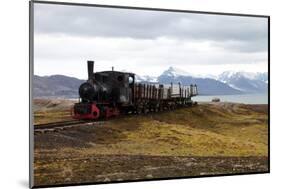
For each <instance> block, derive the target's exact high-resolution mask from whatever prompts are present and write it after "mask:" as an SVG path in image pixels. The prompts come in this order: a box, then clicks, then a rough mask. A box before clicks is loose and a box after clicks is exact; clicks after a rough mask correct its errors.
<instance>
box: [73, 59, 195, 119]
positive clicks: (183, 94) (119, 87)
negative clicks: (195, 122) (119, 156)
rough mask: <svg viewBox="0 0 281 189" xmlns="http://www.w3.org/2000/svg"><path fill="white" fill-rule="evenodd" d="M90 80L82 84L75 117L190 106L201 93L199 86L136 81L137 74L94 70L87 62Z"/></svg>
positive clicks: (110, 115)
mask: <svg viewBox="0 0 281 189" xmlns="http://www.w3.org/2000/svg"><path fill="white" fill-rule="evenodd" d="M87 63H88V80H87V81H86V82H85V83H83V84H81V85H80V87H79V102H78V103H76V104H75V105H74V108H73V112H72V115H73V117H74V118H75V119H99V118H102V117H103V118H109V117H112V116H117V115H119V114H123V113H125V114H126V113H136V114H141V113H144V114H145V113H148V112H157V111H163V110H170V109H175V108H176V107H180V106H189V105H192V104H193V102H192V100H191V97H193V96H195V95H197V94H198V91H197V86H196V85H190V86H183V85H181V83H178V84H174V83H171V84H169V85H163V84H149V83H137V82H136V81H135V74H134V73H128V72H118V71H114V70H113V68H112V71H102V72H96V73H94V61H88V62H87Z"/></svg>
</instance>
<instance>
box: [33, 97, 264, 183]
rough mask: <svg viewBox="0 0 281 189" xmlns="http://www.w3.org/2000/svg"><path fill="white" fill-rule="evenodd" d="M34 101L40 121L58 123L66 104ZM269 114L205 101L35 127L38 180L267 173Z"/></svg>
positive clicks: (254, 107) (260, 108) (258, 108)
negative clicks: (52, 128)
mask: <svg viewBox="0 0 281 189" xmlns="http://www.w3.org/2000/svg"><path fill="white" fill-rule="evenodd" d="M39 102H40V104H39V105H38V109H37V110H36V112H35V122H37V123H42V122H46V121H48V120H49V121H50V120H51V121H52V119H53V118H54V117H55V119H54V120H56V121H57V119H58V118H59V116H57V115H60V114H61V113H62V114H63V112H67V111H68V110H69V108H70V105H71V103H70V104H66V105H62V104H61V103H57V105H51V107H46V105H42V102H43V101H39ZM50 103H51V102H48V103H47V104H48V105H50ZM62 103H64V102H62ZM43 104H44V103H43ZM51 104H52V103H51ZM43 106H44V107H45V108H42V107H43ZM58 107H59V108H58ZM267 112H268V109H267V105H245V104H233V103H204V104H199V105H197V106H194V107H191V108H182V109H178V110H175V111H171V112H161V113H151V114H148V115H139V116H137V115H130V116H123V117H120V118H115V119H111V120H107V121H102V122H100V123H99V124H95V125H87V126H84V127H74V128H68V129H66V130H61V131H57V132H47V133H36V134H35V137H34V138H35V150H34V156H35V159H34V177H35V185H36V186H40V185H50V184H51V185H56V184H72V183H88V182H91V183H92V182H109V181H124V180H143V179H155V178H170V177H186V176H200V175H214V174H234V173H250V172H268V113H267ZM38 115H40V116H38ZM50 115H51V116H50ZM64 115H65V116H66V117H65V119H71V118H70V117H69V115H67V114H66V113H65V114H64Z"/></svg>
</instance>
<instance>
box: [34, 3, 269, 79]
mask: <svg viewBox="0 0 281 189" xmlns="http://www.w3.org/2000/svg"><path fill="white" fill-rule="evenodd" d="M34 18H35V20H34V30H35V31H34V33H35V38H34V45H35V46H34V53H35V54H34V55H35V59H34V72H35V74H36V75H53V74H63V75H68V76H74V77H77V78H83V79H85V78H86V77H87V72H86V70H87V68H86V61H87V60H94V61H95V71H104V70H110V69H111V67H112V66H114V68H115V70H127V71H131V72H134V73H137V74H139V75H151V76H158V75H160V74H161V73H162V72H163V71H164V70H166V69H168V68H169V67H170V66H172V67H176V68H179V69H182V70H185V71H187V72H190V73H194V74H203V75H205V74H211V75H217V74H219V73H221V72H223V71H226V70H232V71H249V72H267V64H268V63H267V48H268V47H267V43H268V42H267V30H268V28H267V19H266V18H253V17H237V16H222V15H209V14H193V13H175V12H162V11H144V10H128V9H112V8H98V7H81V6H79V7H77V6H67V5H48V4H35V13H34Z"/></svg>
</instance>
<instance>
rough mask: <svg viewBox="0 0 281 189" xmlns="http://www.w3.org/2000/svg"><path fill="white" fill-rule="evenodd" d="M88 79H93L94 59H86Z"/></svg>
mask: <svg viewBox="0 0 281 189" xmlns="http://www.w3.org/2000/svg"><path fill="white" fill-rule="evenodd" d="M87 63H88V80H92V79H94V63H95V62H94V61H91V60H88V61H87Z"/></svg>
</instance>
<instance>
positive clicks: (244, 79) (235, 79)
mask: <svg viewBox="0 0 281 189" xmlns="http://www.w3.org/2000/svg"><path fill="white" fill-rule="evenodd" d="M136 80H137V81H138V82H150V83H151V82H152V83H155V82H159V83H164V84H169V83H171V82H174V83H177V82H181V83H182V84H184V85H189V84H197V86H198V88H199V90H200V93H201V94H208V95H212V94H216V95H217V94H220V95H226V94H243V93H266V92H267V87H268V85H267V80H268V74H267V73H266V72H264V73H252V72H234V71H226V72H223V73H221V74H219V75H218V76H214V75H198V74H193V73H190V72H186V71H184V70H181V69H178V68H175V67H169V68H168V69H167V70H165V71H163V73H162V74H161V75H160V76H158V77H157V78H156V77H150V76H136Z"/></svg>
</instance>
